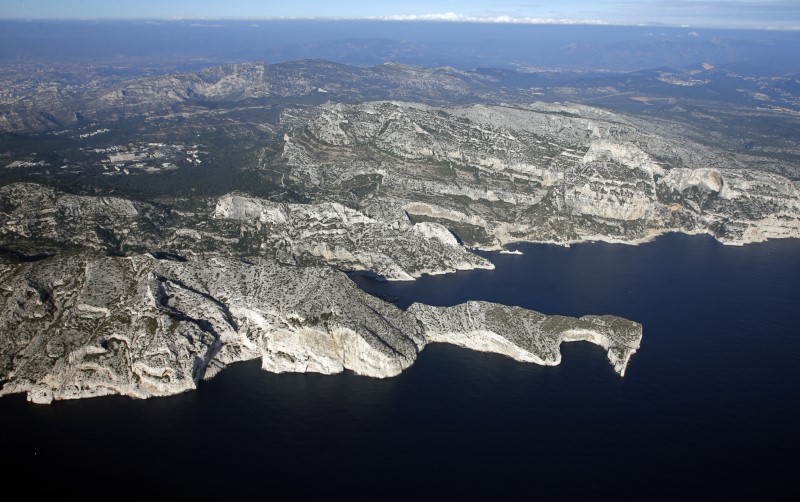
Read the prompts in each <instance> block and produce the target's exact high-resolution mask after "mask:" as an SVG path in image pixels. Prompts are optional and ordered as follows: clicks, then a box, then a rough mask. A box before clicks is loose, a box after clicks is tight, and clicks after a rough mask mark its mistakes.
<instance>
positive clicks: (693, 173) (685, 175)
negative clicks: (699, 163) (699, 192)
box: [664, 168, 722, 193]
mask: <svg viewBox="0 0 800 502" xmlns="http://www.w3.org/2000/svg"><path fill="white" fill-rule="evenodd" d="M664 183H665V184H666V185H668V186H670V187H672V188H675V189H676V190H678V191H679V192H683V191H685V190H686V189H687V188H691V187H698V188H701V189H703V190H706V191H708V192H716V193H719V192H720V191H721V190H722V175H721V174H720V172H719V171H718V170H717V169H683V168H676V169H671V170H670V171H669V173H667V175H666V177H665V178H664Z"/></svg>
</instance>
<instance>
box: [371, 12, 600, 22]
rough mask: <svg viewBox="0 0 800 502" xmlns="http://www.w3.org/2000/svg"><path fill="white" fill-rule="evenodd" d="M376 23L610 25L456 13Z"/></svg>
mask: <svg viewBox="0 0 800 502" xmlns="http://www.w3.org/2000/svg"><path fill="white" fill-rule="evenodd" d="M365 19H370V20H374V21H440V22H442V21H444V22H451V23H497V24H609V23H607V22H606V21H601V20H598V19H550V18H538V17H514V16H491V17H485V16H465V15H462V14H456V13H455V12H443V13H439V14H400V15H393V16H368V17H366V18H365Z"/></svg>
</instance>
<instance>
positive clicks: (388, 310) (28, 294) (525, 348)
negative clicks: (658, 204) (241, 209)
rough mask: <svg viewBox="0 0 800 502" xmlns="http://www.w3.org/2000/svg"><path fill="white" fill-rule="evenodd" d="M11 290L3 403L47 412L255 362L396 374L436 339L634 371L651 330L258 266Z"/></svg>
mask: <svg viewBox="0 0 800 502" xmlns="http://www.w3.org/2000/svg"><path fill="white" fill-rule="evenodd" d="M0 279H2V283H3V284H5V285H8V286H9V288H6V289H2V290H1V292H0V360H2V361H5V364H4V365H3V366H2V368H0V370H1V371H2V372H1V373H0V379H2V381H3V383H4V384H3V387H2V389H1V390H0V395H5V394H11V393H18V392H26V393H27V394H28V399H29V400H30V401H31V402H36V403H49V402H52V401H53V400H62V399H77V398H85V397H94V396H103V395H111V394H122V395H126V396H130V397H134V398H146V397H153V396H167V395H172V394H176V393H179V392H185V391H187V390H191V389H194V388H195V387H196V385H197V382H198V381H199V380H201V379H205V378H211V377H213V376H214V375H216V374H217V373H218V372H219V371H220V370H221V369H222V368H224V367H225V366H227V365H229V364H232V363H234V362H237V361H244V360H250V359H256V358H261V361H262V367H263V368H264V369H265V370H267V371H274V372H318V373H324V374H332V373H339V372H341V371H344V370H345V369H347V370H351V371H353V372H355V373H358V374H362V375H366V376H371V377H376V378H384V377H391V376H395V375H397V374H399V373H400V372H402V371H403V370H404V369H406V368H408V367H409V366H410V365H411V364H412V363H413V362H414V360H415V359H416V356H417V354H418V353H419V351H421V350H422V349H423V348H424V347H425V345H426V344H427V343H429V342H445V343H453V344H456V345H459V346H462V347H467V348H471V349H474V350H482V351H491V352H497V353H499V354H503V355H506V356H509V357H512V358H514V359H517V360H519V361H525V362H534V363H538V364H548V365H552V364H557V363H558V362H559V361H560V354H559V352H558V346H559V345H560V343H561V342H562V341H570V340H574V339H588V340H590V341H593V342H594V343H599V344H601V345H603V346H604V347H606V348H608V349H609V359H611V362H612V364H613V365H614V367H615V369H616V371H617V372H619V373H620V374H623V373H624V370H625V367H626V365H627V361H628V358H629V357H630V355H631V354H632V353H633V352H635V350H636V348H637V347H638V344H639V340H640V338H641V326H639V325H638V324H636V323H633V322H630V321H626V320H624V319H620V318H615V317H610V316H609V317H591V316H590V317H584V318H581V319H573V318H566V317H558V316H545V315H543V314H539V313H536V312H532V311H527V310H524V309H520V308H515V307H504V306H501V305H495V304H491V303H483V302H470V303H468V304H464V305H459V306H456V307H451V308H441V307H430V306H426V305H419V304H417V305H413V306H412V307H411V308H410V309H409V310H408V311H402V310H400V309H398V308H396V307H394V306H393V305H391V304H389V303H386V302H384V301H382V300H379V299H377V298H374V297H372V296H369V295H367V294H366V293H364V292H362V291H360V290H359V289H358V288H357V287H356V286H355V285H354V284H353V283H352V282H351V281H350V280H349V279H348V278H347V277H346V276H345V275H344V274H342V273H340V272H336V271H334V270H332V269H330V268H326V267H322V268H320V267H286V266H281V265H277V264H275V263H274V262H271V261H265V260H261V259H259V260H256V261H255V262H253V263H251V264H250V263H244V262H242V261H240V260H235V259H230V258H223V257H213V258H207V259H203V260H197V261H186V262H176V261H171V260H157V259H154V258H152V257H151V256H149V255H140V256H134V257H130V258H120V257H98V256H94V255H92V254H91V253H82V254H81V253H79V254H73V255H69V256H58V257H54V258H50V259H47V260H43V261H39V262H34V263H24V264H8V263H4V264H2V266H0ZM587 334H588V335H587ZM589 335H591V336H589ZM612 356H613V357H614V358H612Z"/></svg>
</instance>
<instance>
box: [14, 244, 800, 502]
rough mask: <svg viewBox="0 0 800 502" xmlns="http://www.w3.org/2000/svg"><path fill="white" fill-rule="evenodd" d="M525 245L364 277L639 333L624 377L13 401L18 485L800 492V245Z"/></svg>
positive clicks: (435, 349) (462, 355) (568, 364)
mask: <svg viewBox="0 0 800 502" xmlns="http://www.w3.org/2000/svg"><path fill="white" fill-rule="evenodd" d="M519 249H521V250H522V251H524V253H525V254H524V255H523V256H513V255H498V254H492V255H488V256H490V258H491V259H492V260H493V261H494V262H495V264H496V265H497V269H496V270H495V271H474V272H467V273H459V274H455V275H448V276H439V277H426V278H423V279H421V280H419V281H416V282H415V283H410V284H403V283H394V284H386V283H383V284H381V283H375V282H372V281H370V280H368V279H364V278H356V280H357V281H358V283H359V284H361V285H362V287H364V288H366V289H369V290H371V291H372V292H373V293H375V294H379V295H384V296H390V297H393V298H394V299H395V300H396V301H397V302H398V303H399V304H401V305H406V304H408V303H409V302H411V301H424V302H428V303H434V304H440V305H450V304H456V303H459V302H462V301H465V300H467V299H483V300H492V301H496V302H500V303H505V304H512V305H521V306H525V307H529V308H534V309H537V310H540V311H543V312H547V313H562V314H569V315H582V314H589V313H612V314H618V315H621V316H625V317H628V318H631V319H634V320H636V321H639V322H641V323H642V324H643V325H644V340H643V343H642V348H641V350H640V351H639V352H638V353H637V354H636V355H635V356H634V357H633V359H632V361H631V365H630V366H629V368H628V375H627V376H626V377H625V378H624V379H622V378H619V377H618V376H617V375H616V374H615V373H614V372H613V371H612V370H611V367H610V365H609V364H608V363H607V361H606V359H605V356H604V353H603V351H602V350H601V349H600V348H598V347H595V346H592V345H590V344H588V343H582V342H581V343H573V344H565V345H564V346H563V349H562V350H563V354H564V360H563V363H562V365H561V366H559V367H555V368H543V367H538V366H535V365H527V364H521V363H516V362H514V361H511V360H508V359H505V358H503V357H500V356H496V355H491V354H481V353H475V352H470V351H467V350H463V349H457V348H453V347H449V346H443V345H433V346H430V347H428V348H427V349H425V351H424V352H423V353H422V354H421V356H420V358H419V360H418V361H417V363H416V364H415V365H414V366H413V367H412V368H410V369H409V370H408V371H407V372H406V373H404V374H402V375H400V376H399V377H397V378H393V379H388V380H373V379H369V378H363V377H358V376H355V375H352V374H344V375H339V376H319V375H272V374H268V373H264V372H262V371H260V369H259V363H258V362H251V363H243V364H239V365H234V366H233V367H231V368H229V369H228V370H226V371H224V372H223V373H222V374H220V375H219V376H218V377H217V378H215V379H214V380H212V381H211V382H208V383H204V384H203V385H201V387H200V389H199V390H198V391H197V392H193V393H188V394H184V395H180V396H176V397H172V398H163V399H154V400H149V401H133V400H130V399H126V398H99V399H91V400H83V401H75V402H60V403H56V404H55V405H52V406H34V405H29V404H27V403H26V402H25V401H24V398H23V397H18V396H15V397H9V398H3V399H0V425H2V430H3V436H2V452H3V456H4V458H5V459H6V461H13V462H15V465H14V467H12V468H10V469H7V470H5V471H4V473H3V474H4V475H3V478H4V479H6V480H9V481H14V480H16V479H18V478H19V477H20V476H25V477H33V476H35V477H36V479H38V480H39V481H38V482H36V483H33V484H31V483H26V484H25V487H26V488H29V489H33V490H35V489H37V488H38V487H44V488H51V489H52V488H58V489H59V490H63V491H64V492H65V493H66V492H69V491H73V490H80V489H83V490H86V491H94V490H97V489H98V488H106V489H110V490H112V491H111V492H110V493H112V494H114V495H115V496H131V497H136V496H139V497H141V496H149V495H160V496H162V497H163V496H164V495H165V494H166V493H172V494H176V495H180V496H183V497H187V496H193V495H194V496H203V497H208V496H211V495H215V494H219V495H232V494H235V495H254V496H259V497H260V498H271V496H277V498H284V499H285V498H292V499H296V498H298V497H300V498H302V497H326V498H328V497H341V496H355V495H359V496H361V497H365V496H368V497H371V498H374V499H377V500H380V499H385V498H400V497H420V496H430V495H441V496H467V497H492V496H509V495H519V496H522V497H526V498H533V497H535V496H541V495H544V496H551V497H552V496H558V495H561V496H569V497H571V498H575V497H578V496H591V497H619V498H622V499H627V498H636V499H642V498H675V497H678V496H691V497H706V498H707V497H714V498H723V497H736V498H738V497H758V498H760V499H764V498H790V496H791V495H794V496H797V495H798V488H797V484H796V483H795V475H796V473H797V468H798V467H800V461H799V460H798V453H797V450H798V446H800V427H798V424H800V403H799V402H798V398H799V397H800V373H798V369H799V368H800V338H799V337H798V334H800V328H798V326H800V241H798V240H791V241H776V242H770V243H767V244H756V245H751V246H746V247H744V248H732V247H723V246H721V245H719V244H717V243H716V242H714V241H713V240H712V239H710V238H707V237H686V236H678V235H670V236H666V237H663V238H661V239H659V240H657V241H656V242H655V243H652V244H648V245H644V246H639V247H627V246H620V245H604V244H586V245H578V246H573V247H571V248H568V249H565V248H560V247H554V246H541V245H524V246H519Z"/></svg>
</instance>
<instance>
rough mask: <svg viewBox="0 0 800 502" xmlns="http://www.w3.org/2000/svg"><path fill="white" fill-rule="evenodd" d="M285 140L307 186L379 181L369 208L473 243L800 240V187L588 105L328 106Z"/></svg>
mask: <svg viewBox="0 0 800 502" xmlns="http://www.w3.org/2000/svg"><path fill="white" fill-rule="evenodd" d="M651 129H654V128H651ZM420 131H423V132H420ZM286 137H287V141H286V142H285V144H284V150H283V152H282V155H283V158H284V159H285V160H286V161H287V163H288V164H289V165H290V166H291V168H292V173H291V175H290V177H292V178H294V179H296V180H297V181H298V183H303V184H305V185H307V186H317V185H318V186H328V185H329V184H334V185H343V186H347V184H348V183H352V181H348V180H353V179H355V177H356V176H370V175H371V176H374V177H376V178H377V177H380V183H379V186H380V191H379V196H376V197H375V200H374V201H370V202H367V203H365V204H364V207H365V210H368V211H372V210H373V209H372V208H377V207H379V206H384V205H387V204H388V205H390V206H391V207H402V208H403V209H404V210H405V212H406V213H407V214H408V216H409V217H410V218H411V219H412V220H413V221H414V222H417V223H419V222H435V223H440V224H442V225H444V226H445V227H447V228H448V229H449V230H451V231H453V232H454V233H455V234H456V235H457V236H458V237H459V238H460V240H461V241H462V242H463V243H464V244H465V245H466V246H469V247H480V248H484V249H498V248H501V247H502V246H503V245H505V244H507V243H510V242H519V241H526V242H547V243H559V244H569V243H574V242H582V241H590V240H603V241H608V242H624V243H631V244H636V243H640V242H644V241H647V240H651V239H653V238H654V237H656V236H658V235H661V234H664V233H667V232H685V233H688V234H699V233H706V234H710V235H713V236H714V237H715V238H717V239H718V240H720V241H722V242H724V243H728V244H744V243H747V242H754V241H758V240H763V239H765V238H773V237H800V233H798V232H797V230H796V229H797V228H798V225H799V224H800V192H799V191H798V189H797V185H796V184H794V183H792V182H790V181H789V180H787V179H785V178H782V177H780V176H777V175H774V174H769V173H765V172H761V171H756V170H750V169H746V168H742V167H741V165H740V163H738V162H736V161H735V159H732V158H731V157H730V155H727V154H723V153H721V152H716V151H714V150H713V149H710V148H709V147H707V146H704V145H700V144H696V143H692V142H690V141H684V140H681V142H675V141H674V140H670V139H667V138H665V137H661V136H659V135H657V134H655V133H653V132H652V131H650V130H648V132H644V131H643V130H642V121H640V120H634V119H632V118H629V117H626V116H624V115H620V114H615V113H611V112H608V111H603V110H598V109H594V108H591V107H587V106H578V105H575V106H564V105H546V106H545V105H536V106H531V107H527V108H526V107H520V106H517V107H510V106H482V105H475V106H470V107H466V108H435V107H419V106H411V105H409V104H406V103H396V102H377V103H365V104H360V105H343V104H337V105H326V106H321V107H320V108H319V109H318V110H317V111H316V113H314V114H312V115H311V116H310V117H309V119H308V121H307V122H305V123H302V124H297V127H296V128H295V129H292V130H290V131H289V132H288V133H287V134H286ZM332 144H333V145H335V147H333V148H332V147H331V146H330V145H332ZM384 158H391V159H392V160H391V162H376V161H375V160H374V159H384ZM318 166H325V170H324V175H320V170H319V167H318Z"/></svg>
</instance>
